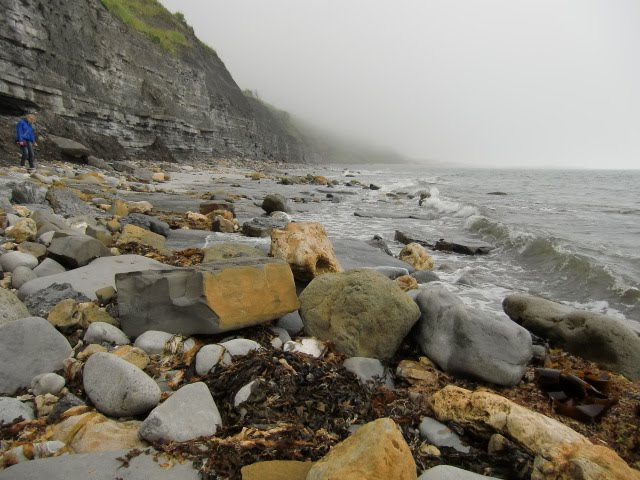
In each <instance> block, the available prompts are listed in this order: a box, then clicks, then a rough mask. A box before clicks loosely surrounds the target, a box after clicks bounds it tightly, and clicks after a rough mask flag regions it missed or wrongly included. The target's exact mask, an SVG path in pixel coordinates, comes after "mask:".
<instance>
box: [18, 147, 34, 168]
mask: <svg viewBox="0 0 640 480" xmlns="http://www.w3.org/2000/svg"><path fill="white" fill-rule="evenodd" d="M20 150H22V159H21V160H20V166H21V167H24V164H25V161H26V160H29V168H35V167H34V166H33V144H32V143H31V142H27V144H26V145H25V146H24V147H20Z"/></svg>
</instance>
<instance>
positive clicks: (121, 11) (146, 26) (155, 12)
mask: <svg viewBox="0 0 640 480" xmlns="http://www.w3.org/2000/svg"><path fill="white" fill-rule="evenodd" d="M101 1H102V4H103V5H104V6H105V7H106V8H107V9H108V10H109V11H110V12H111V13H113V14H114V15H115V16H116V17H118V18H119V19H120V20H121V21H122V22H123V23H125V24H126V25H128V26H130V27H131V28H133V29H134V30H137V31H138V32H140V33H142V34H144V35H146V36H147V37H148V38H150V39H151V40H152V41H153V42H155V43H157V44H159V45H160V46H161V47H162V48H164V49H165V50H167V51H168V52H170V53H171V54H172V55H176V54H177V52H178V48H179V47H191V43H190V42H189V40H187V37H186V35H185V33H188V32H191V31H192V30H191V28H190V27H189V26H188V25H187V23H186V21H185V19H184V15H182V14H181V13H180V12H177V13H175V14H172V13H171V12H169V11H168V10H167V9H166V8H164V7H163V6H162V5H161V4H160V2H158V1H157V0H101Z"/></svg>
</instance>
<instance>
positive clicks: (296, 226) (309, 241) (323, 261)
mask: <svg viewBox="0 0 640 480" xmlns="http://www.w3.org/2000/svg"><path fill="white" fill-rule="evenodd" d="M270 256H272V257H276V258H282V259H283V260H286V261H287V263H289V265H290V266H291V270H293V276H294V277H295V278H296V280H301V281H303V282H309V281H311V280H313V279H314V278H315V277H317V276H319V275H323V274H325V273H334V272H341V271H342V267H341V266H340V263H339V262H338V259H337V258H336V256H335V253H334V252H333V246H332V245H331V241H330V240H329V238H328V237H327V232H326V231H325V229H324V227H323V226H322V225H321V224H320V223H313V222H296V223H289V224H288V225H287V226H286V227H284V228H283V229H282V230H277V229H276V230H273V231H272V232H271V251H270Z"/></svg>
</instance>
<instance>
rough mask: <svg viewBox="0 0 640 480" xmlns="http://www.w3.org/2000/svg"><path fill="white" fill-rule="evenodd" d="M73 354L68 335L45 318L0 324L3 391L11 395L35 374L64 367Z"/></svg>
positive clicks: (0, 372) (27, 384) (0, 385)
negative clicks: (64, 334) (63, 333)
mask: <svg viewBox="0 0 640 480" xmlns="http://www.w3.org/2000/svg"><path fill="white" fill-rule="evenodd" d="M70 354H71V346H70V345H69V342H68V341H67V339H66V338H65V337H64V336H63V335H62V334H61V333H60V332H58V331H57V330H56V329H55V328H54V327H53V326H52V325H51V324H50V323H49V322H47V321H46V320H45V319H44V318H38V317H27V318H21V319H19V320H15V321H13V322H9V323H5V324H4V325H0V393H5V394H9V395H12V394H14V393H15V392H16V391H17V390H18V389H20V388H25V387H29V386H30V385H31V380H32V379H33V377H35V376H36V375H38V374H40V373H50V372H55V371H56V370H60V369H62V367H63V363H62V362H63V361H64V359H65V358H67V357H68V356H69V355H70Z"/></svg>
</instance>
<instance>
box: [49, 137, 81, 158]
mask: <svg viewBox="0 0 640 480" xmlns="http://www.w3.org/2000/svg"><path fill="white" fill-rule="evenodd" d="M47 139H48V140H49V141H51V142H53V144H54V145H55V146H56V147H58V148H59V149H60V151H61V152H62V153H63V154H65V155H68V156H70V157H76V158H79V157H86V156H88V155H89V154H90V153H91V150H89V149H88V148H87V147H85V146H84V145H82V144H81V143H80V142H76V141H75V140H71V139H70V138H65V137H58V136H56V135H48V136H47Z"/></svg>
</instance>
